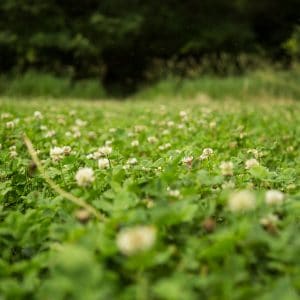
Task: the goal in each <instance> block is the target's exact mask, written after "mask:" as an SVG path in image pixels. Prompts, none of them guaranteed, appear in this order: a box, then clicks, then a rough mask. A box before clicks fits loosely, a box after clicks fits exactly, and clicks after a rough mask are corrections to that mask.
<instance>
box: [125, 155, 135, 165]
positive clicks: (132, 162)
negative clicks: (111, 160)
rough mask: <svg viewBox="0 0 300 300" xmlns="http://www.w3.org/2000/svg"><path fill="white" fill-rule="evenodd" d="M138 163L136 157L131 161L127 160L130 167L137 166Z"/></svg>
mask: <svg viewBox="0 0 300 300" xmlns="http://www.w3.org/2000/svg"><path fill="white" fill-rule="evenodd" d="M137 162H138V161H137V159H136V158H135V157H133V158H130V159H128V160H127V164H129V165H135V164H137Z"/></svg>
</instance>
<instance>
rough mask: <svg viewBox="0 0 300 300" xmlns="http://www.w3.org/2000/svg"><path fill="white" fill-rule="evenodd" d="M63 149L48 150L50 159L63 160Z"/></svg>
mask: <svg viewBox="0 0 300 300" xmlns="http://www.w3.org/2000/svg"><path fill="white" fill-rule="evenodd" d="M63 155H64V148H61V147H54V148H51V149H50V157H51V158H52V160H53V161H59V160H61V159H62V158H63Z"/></svg>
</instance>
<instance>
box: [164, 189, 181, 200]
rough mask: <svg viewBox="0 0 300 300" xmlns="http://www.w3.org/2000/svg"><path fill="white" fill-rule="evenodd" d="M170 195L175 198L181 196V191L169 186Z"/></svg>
mask: <svg viewBox="0 0 300 300" xmlns="http://www.w3.org/2000/svg"><path fill="white" fill-rule="evenodd" d="M167 191H168V195H169V196H171V197H173V198H179V197H180V191H179V190H172V189H170V188H169V187H168V188H167Z"/></svg>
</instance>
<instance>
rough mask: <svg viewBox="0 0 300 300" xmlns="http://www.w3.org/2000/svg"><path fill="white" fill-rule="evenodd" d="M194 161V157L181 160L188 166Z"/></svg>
mask: <svg viewBox="0 0 300 300" xmlns="http://www.w3.org/2000/svg"><path fill="white" fill-rule="evenodd" d="M193 159H194V157H193V156H186V157H184V158H183V159H182V160H181V162H182V163H183V164H185V165H187V166H191V164H192V162H193Z"/></svg>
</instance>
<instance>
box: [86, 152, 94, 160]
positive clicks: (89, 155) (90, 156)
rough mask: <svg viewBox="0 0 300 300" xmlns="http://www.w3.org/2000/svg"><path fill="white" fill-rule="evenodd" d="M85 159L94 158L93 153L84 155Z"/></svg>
mask: <svg viewBox="0 0 300 300" xmlns="http://www.w3.org/2000/svg"><path fill="white" fill-rule="evenodd" d="M86 158H87V159H94V154H93V153H89V154H88V155H87V156H86Z"/></svg>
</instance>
